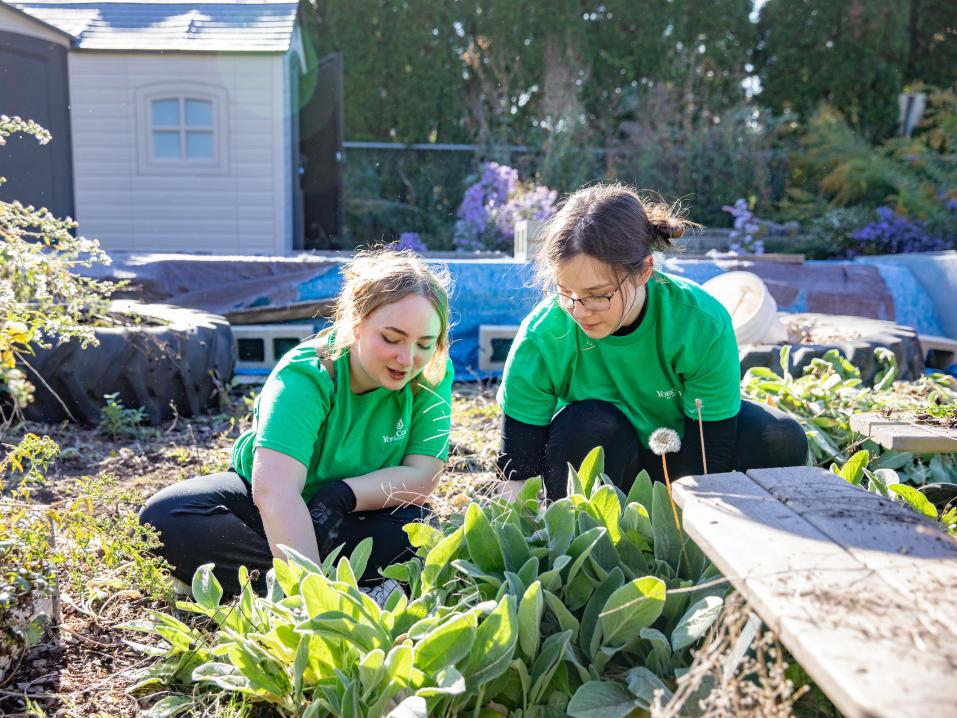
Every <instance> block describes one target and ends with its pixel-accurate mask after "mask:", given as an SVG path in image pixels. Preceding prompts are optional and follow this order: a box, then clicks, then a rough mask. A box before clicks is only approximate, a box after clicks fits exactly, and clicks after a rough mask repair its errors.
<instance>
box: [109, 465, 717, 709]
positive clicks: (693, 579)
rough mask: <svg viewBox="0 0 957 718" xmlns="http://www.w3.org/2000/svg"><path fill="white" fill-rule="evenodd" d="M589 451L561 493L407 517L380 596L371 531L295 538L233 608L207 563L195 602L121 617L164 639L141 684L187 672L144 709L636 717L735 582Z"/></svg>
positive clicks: (662, 501)
mask: <svg viewBox="0 0 957 718" xmlns="http://www.w3.org/2000/svg"><path fill="white" fill-rule="evenodd" d="M603 463H604V460H603V453H602V451H601V450H600V449H596V450H595V451H593V452H592V453H591V454H590V455H589V456H588V457H587V458H586V459H585V462H584V463H583V465H582V467H581V469H580V470H579V471H574V470H571V469H570V471H569V495H568V497H567V498H563V499H560V500H558V501H555V502H551V503H546V502H542V501H541V500H540V499H539V494H540V491H541V489H542V482H541V479H532V480H530V481H528V482H526V484H525V486H524V487H523V489H522V490H521V492H520V493H519V494H518V496H517V499H516V501H515V502H514V503H512V504H508V503H505V502H504V501H502V500H500V499H499V500H495V501H493V502H491V503H489V504H486V505H479V504H477V503H473V504H471V505H470V506H469V507H468V510H467V511H466V513H465V515H464V516H456V517H454V518H453V520H451V521H449V522H448V523H447V524H445V525H443V526H442V527H441V528H437V527H435V526H432V525H429V524H424V523H415V524H409V525H408V526H406V531H407V532H408V534H409V536H410V538H411V541H412V544H413V545H414V546H415V547H416V548H417V556H416V557H415V558H413V559H410V560H408V561H406V562H404V563H399V564H395V565H393V566H390V567H388V568H387V569H385V571H384V574H385V575H386V576H388V577H391V578H394V579H397V580H400V581H403V582H404V583H405V584H406V585H407V587H408V590H409V595H408V596H405V595H402V594H400V593H399V592H396V593H393V594H392V595H391V596H390V597H389V599H388V601H387V602H386V605H385V606H384V607H380V606H379V605H378V604H376V603H375V602H374V601H373V600H371V599H370V598H369V596H367V595H366V594H364V593H362V592H361V591H360V590H359V588H358V586H357V584H356V578H355V577H356V576H358V575H361V574H362V572H363V571H364V569H365V565H366V563H367V561H368V558H369V555H370V550H371V540H370V539H367V540H366V541H364V542H363V543H361V544H360V545H359V546H358V547H357V548H356V549H355V551H354V553H353V554H352V555H351V556H350V557H348V558H345V557H341V558H340V557H338V555H337V554H338V552H334V553H333V554H332V555H330V556H329V557H327V558H326V559H325V560H324V561H323V563H322V565H316V564H314V563H312V562H311V561H309V560H308V559H306V558H305V557H303V556H301V555H299V554H298V553H296V552H295V551H292V550H289V549H286V554H287V557H288V560H286V561H280V560H276V561H275V563H274V568H273V569H272V570H271V571H270V573H269V575H268V577H267V586H268V591H267V594H266V595H265V596H257V595H256V594H255V593H254V592H253V590H252V588H251V586H250V581H249V578H250V577H249V574H248V572H247V571H246V570H245V569H242V570H241V571H240V583H241V585H243V586H244V588H243V591H242V595H241V596H240V597H238V599H237V600H236V601H235V602H233V603H232V604H229V605H223V604H222V603H221V599H222V594H223V592H222V588H221V587H220V585H219V582H218V581H217V580H216V577H215V575H214V574H213V570H212V569H213V567H212V565H206V566H203V567H201V568H200V569H199V570H198V571H197V572H196V575H195V576H194V578H193V583H192V592H193V597H194V600H193V601H182V602H179V603H177V608H179V609H180V610H182V611H186V612H189V613H194V614H198V615H199V616H201V617H203V618H202V620H201V621H200V622H198V623H197V622H192V623H190V622H186V621H183V620H180V619H179V618H177V617H175V616H173V615H169V614H165V613H160V612H151V614H150V618H149V619H148V620H141V621H132V622H129V623H127V624H125V626H124V627H125V628H127V629H130V630H135V631H143V632H146V633H148V634H150V635H152V636H154V637H156V638H159V639H162V643H161V645H160V646H155V645H153V646H149V647H144V650H145V651H146V652H148V653H150V654H152V655H156V656H157V657H158V659H159V660H158V661H157V662H156V663H155V664H154V665H152V666H151V667H149V668H148V669H146V670H145V671H144V672H143V673H142V675H141V677H140V678H141V680H140V681H139V683H138V684H137V686H136V688H137V689H140V690H145V689H147V688H156V687H159V686H170V685H172V686H175V685H177V684H185V685H192V686H194V687H193V688H190V689H189V690H190V693H189V695H181V694H173V695H167V696H166V697H164V698H163V699H162V700H161V701H160V702H159V703H157V704H155V705H154V706H153V707H152V708H151V711H152V713H151V715H154V716H158V715H174V714H175V713H176V712H180V713H186V712H189V711H194V710H198V707H197V702H202V701H203V700H204V698H203V696H204V695H208V694H209V693H210V692H212V693H213V694H215V693H219V692H221V691H229V692H235V693H239V694H243V695H245V696H246V697H248V698H249V699H250V700H252V701H256V702H264V703H267V704H270V705H271V707H272V708H273V709H274V710H276V711H278V712H279V713H280V714H282V715H303V716H310V717H312V716H328V715H336V716H365V715H370V716H372V715H375V716H382V715H394V716H400V715H402V716H411V715H415V716H426V715H434V716H452V715H461V714H466V713H472V714H474V715H483V716H493V715H506V714H511V713H512V712H514V714H515V715H518V714H519V713H518V712H519V711H520V712H521V713H520V714H521V715H523V716H540V717H542V718H544V717H546V716H561V715H571V716H580V717H582V718H584V717H585V716H590V717H597V716H603V715H608V716H611V715H616V716H617V715H627V714H630V713H633V712H634V713H636V714H637V713H640V712H641V711H646V710H648V709H649V708H650V706H651V704H652V701H653V700H654V698H655V694H656V692H661V693H662V695H663V696H664V697H665V698H667V696H669V695H670V690H671V689H672V688H673V686H674V681H675V678H676V676H677V675H679V674H680V673H681V672H682V671H683V670H684V669H685V668H686V667H687V666H688V665H689V664H690V655H691V649H692V646H694V644H695V643H696V641H697V640H698V639H699V638H701V636H703V635H704V633H705V632H706V631H707V629H708V628H709V627H710V625H711V624H712V622H713V621H714V620H715V618H716V617H717V616H718V614H719V612H720V611H721V608H722V605H723V598H722V596H723V594H724V592H725V590H726V587H725V584H724V582H723V580H721V579H720V577H719V574H718V572H717V571H716V569H715V568H714V567H713V565H712V564H711V563H710V562H709V561H708V560H707V559H706V557H705V556H704V554H703V553H702V552H701V551H700V549H698V547H697V546H695V545H694V544H693V543H692V542H691V541H690V540H689V539H688V538H687V537H686V536H684V535H682V534H681V533H679V531H678V529H677V527H676V526H675V522H674V518H673V517H672V515H671V507H670V503H669V501H668V492H667V488H666V487H665V486H664V485H660V484H658V485H653V484H652V482H651V480H650V479H649V478H648V475H647V474H646V473H644V472H643V473H642V474H641V475H640V476H639V477H638V478H637V479H636V481H635V483H634V485H633V486H632V487H631V489H630V491H629V492H628V494H625V493H624V492H622V491H621V490H620V489H618V488H616V487H615V486H614V485H613V484H611V482H610V481H609V480H608V478H607V477H606V476H605V475H604V474H603V473H602V471H603Z"/></svg>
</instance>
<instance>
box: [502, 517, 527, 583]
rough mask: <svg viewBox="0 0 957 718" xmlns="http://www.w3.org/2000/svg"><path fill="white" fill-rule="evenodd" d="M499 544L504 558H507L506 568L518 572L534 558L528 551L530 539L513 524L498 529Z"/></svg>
mask: <svg viewBox="0 0 957 718" xmlns="http://www.w3.org/2000/svg"><path fill="white" fill-rule="evenodd" d="M498 542H499V545H500V547H501V551H502V556H503V557H504V558H505V568H507V569H508V570H509V571H513V572H518V570H519V569H520V568H521V567H522V566H524V565H525V562H526V561H528V559H530V558H531V557H532V554H531V552H530V551H529V550H528V539H526V538H525V536H524V535H523V534H522V530H521V529H520V528H519V527H518V526H516V525H515V524H513V523H507V524H505V525H503V526H500V527H499V529H498Z"/></svg>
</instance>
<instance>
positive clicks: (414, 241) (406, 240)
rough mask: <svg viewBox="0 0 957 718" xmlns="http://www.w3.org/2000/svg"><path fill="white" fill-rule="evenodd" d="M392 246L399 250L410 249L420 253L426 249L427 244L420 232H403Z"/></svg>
mask: <svg viewBox="0 0 957 718" xmlns="http://www.w3.org/2000/svg"><path fill="white" fill-rule="evenodd" d="M390 246H391V247H392V249H395V250H397V251H403V250H409V251H411V252H418V253H420V254H421V253H422V252H424V251H426V246H425V244H424V243H423V242H422V239H421V238H420V237H419V233H418V232H402V233H401V234H400V235H399V238H398V239H397V240H396V241H395V242H393V243H392V244H391V245H390Z"/></svg>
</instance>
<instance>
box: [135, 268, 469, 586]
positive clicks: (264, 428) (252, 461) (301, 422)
mask: <svg viewBox="0 0 957 718" xmlns="http://www.w3.org/2000/svg"><path fill="white" fill-rule="evenodd" d="M448 294H449V279H448V275H447V273H442V272H438V271H436V270H433V269H430V268H429V267H427V266H426V265H425V264H424V263H423V262H422V261H421V260H420V259H417V258H416V257H415V256H414V255H411V254H407V253H400V252H393V251H387V250H381V251H377V252H371V253H365V254H360V255H358V256H357V257H356V258H355V259H354V260H353V261H351V262H350V263H349V264H348V265H347V267H346V269H345V270H344V283H343V287H342V290H341V293H340V295H339V298H338V304H337V307H336V313H335V319H334V323H333V326H332V327H331V329H329V330H327V331H324V332H322V333H321V334H319V335H318V337H316V338H313V339H310V340H307V341H305V342H303V343H302V344H300V345H299V346H297V347H296V348H294V349H293V350H291V351H290V352H288V353H287V354H286V355H285V356H284V357H283V358H282V359H281V360H280V361H279V363H278V364H277V365H276V367H275V369H273V371H272V373H271V374H270V375H269V378H268V379H267V381H266V384H265V386H263V389H262V392H261V394H260V395H259V397H258V399H257V400H256V404H255V406H254V409H253V425H252V428H250V429H249V430H248V431H246V432H245V433H244V434H243V435H242V436H240V437H239V439H237V441H236V443H235V445H234V447H233V452H232V466H231V468H230V469H229V471H226V472H222V473H218V474H211V475H208V476H201V477H198V478H195V479H190V480H188V481H184V482H181V483H179V484H174V485H173V486H169V487H167V488H165V489H163V490H162V491H160V492H159V493H157V494H156V495H155V496H153V497H152V498H151V499H149V501H148V502H147V503H146V506H145V507H144V508H143V511H142V512H141V514H140V520H141V521H142V522H143V523H149V524H152V525H153V526H154V527H156V528H157V529H158V530H159V532H160V536H161V539H162V542H163V548H162V554H163V555H164V556H165V558H166V559H167V560H168V561H169V562H170V563H171V564H172V566H173V573H174V575H175V576H176V577H177V578H178V579H180V580H182V581H186V582H189V581H190V580H191V578H192V575H193V573H194V571H195V570H196V568H197V567H199V566H200V565H202V564H204V563H208V562H213V563H215V564H216V569H215V573H216V576H217V578H218V579H219V581H220V582H221V584H222V585H223V588H224V589H225V590H226V592H227V593H236V592H238V591H239V590H240V589H241V586H239V585H238V582H237V569H238V568H239V566H240V565H245V566H247V567H249V568H250V569H259V570H260V576H259V583H258V587H259V588H260V589H261V588H262V587H263V586H264V583H263V581H264V579H265V574H266V571H268V569H269V568H270V567H271V566H272V559H273V557H279V558H284V555H283V554H282V552H281V550H280V549H279V545H280V544H282V545H286V546H289V547H290V548H293V549H295V550H296V551H298V552H300V553H301V554H303V555H305V556H307V557H308V558H310V559H312V560H313V561H316V562H318V561H319V560H321V559H322V558H323V557H324V556H325V555H327V554H328V552H329V551H331V550H332V549H333V548H335V547H336V546H338V545H339V544H345V548H344V551H345V553H346V554H347V555H348V553H349V552H351V550H352V549H353V548H355V546H356V545H357V544H358V543H359V542H360V541H361V540H362V539H364V538H366V537H369V536H371V537H372V539H373V548H372V555H371V557H370V560H369V562H368V568H367V570H366V572H365V574H364V576H362V577H361V581H362V583H363V584H364V585H366V586H374V585H375V584H376V583H377V581H378V578H379V577H378V570H379V569H380V568H382V567H384V566H387V565H388V564H390V563H393V562H394V561H397V560H402V559H403V558H404V557H406V556H407V555H408V554H410V551H411V547H410V545H409V541H408V536H407V535H406V534H405V532H404V531H403V530H402V527H403V526H404V525H405V524H406V523H409V522H411V521H415V520H420V519H423V518H425V517H427V515H428V507H427V504H426V501H427V499H428V497H429V494H431V493H432V490H433V489H434V488H435V484H436V481H437V478H438V475H439V473H440V472H441V471H442V469H443V467H444V465H445V459H446V457H447V454H448V438H449V423H450V415H451V385H452V366H451V361H450V360H449V358H448V347H449V338H448V331H449V300H448Z"/></svg>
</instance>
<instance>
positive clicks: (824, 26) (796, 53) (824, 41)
mask: <svg viewBox="0 0 957 718" xmlns="http://www.w3.org/2000/svg"><path fill="white" fill-rule="evenodd" d="M908 13H909V8H908V4H907V3H902V2H900V0H867V1H866V2H864V1H863V0H768V3H767V4H766V5H765V6H764V7H763V8H762V9H761V16H760V21H759V41H758V46H757V58H758V69H759V76H760V78H761V82H762V86H763V91H762V93H761V100H762V101H763V102H765V103H767V104H768V105H770V107H771V108H772V109H774V110H775V111H777V112H783V111H785V110H792V111H794V112H796V113H797V114H798V115H799V116H800V117H801V118H802V119H806V118H808V117H810V115H811V114H813V112H814V111H815V110H816V109H817V107H818V106H819V105H820V104H821V103H822V102H827V103H829V104H831V105H832V106H834V107H836V108H837V109H838V110H840V111H841V112H842V113H843V114H844V116H845V117H846V118H847V119H848V121H849V122H850V124H851V126H852V127H854V128H855V129H857V130H858V131H862V132H863V133H864V134H865V135H866V136H868V137H869V138H871V139H878V138H882V137H886V136H888V135H890V134H892V133H893V131H894V129H895V127H896V124H897V114H898V109H897V96H898V94H899V93H900V91H901V88H902V87H903V84H904V67H905V65H906V63H907V53H908V21H909V14H908Z"/></svg>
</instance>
